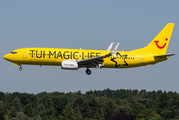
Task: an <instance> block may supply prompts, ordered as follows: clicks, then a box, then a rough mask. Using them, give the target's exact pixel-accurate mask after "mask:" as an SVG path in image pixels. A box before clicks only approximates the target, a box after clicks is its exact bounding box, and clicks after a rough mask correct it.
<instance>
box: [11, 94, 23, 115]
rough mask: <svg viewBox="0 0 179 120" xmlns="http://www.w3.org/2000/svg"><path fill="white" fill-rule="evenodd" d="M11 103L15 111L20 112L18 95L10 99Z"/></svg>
mask: <svg viewBox="0 0 179 120" xmlns="http://www.w3.org/2000/svg"><path fill="white" fill-rule="evenodd" d="M12 105H13V107H14V108H15V110H16V112H20V111H21V104H20V100H19V98H18V97H15V98H14V100H13V101H12Z"/></svg>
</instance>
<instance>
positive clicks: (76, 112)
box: [73, 107, 83, 120]
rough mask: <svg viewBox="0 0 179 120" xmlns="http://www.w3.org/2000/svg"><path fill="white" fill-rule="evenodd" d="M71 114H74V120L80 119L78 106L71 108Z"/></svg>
mask: <svg viewBox="0 0 179 120" xmlns="http://www.w3.org/2000/svg"><path fill="white" fill-rule="evenodd" d="M73 115H74V120H82V117H83V116H82V115H81V112H80V110H79V109H78V107H75V108H74V109H73Z"/></svg>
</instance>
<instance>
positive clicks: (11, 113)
mask: <svg viewBox="0 0 179 120" xmlns="http://www.w3.org/2000/svg"><path fill="white" fill-rule="evenodd" d="M16 115H17V114H16V110H15V108H14V107H13V106H12V107H11V108H10V111H9V113H8V116H9V118H14V117H16Z"/></svg>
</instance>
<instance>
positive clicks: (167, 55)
mask: <svg viewBox="0 0 179 120" xmlns="http://www.w3.org/2000/svg"><path fill="white" fill-rule="evenodd" d="M173 55H175V54H172V53H170V54H166V55H159V56H154V57H155V58H161V57H169V56H173Z"/></svg>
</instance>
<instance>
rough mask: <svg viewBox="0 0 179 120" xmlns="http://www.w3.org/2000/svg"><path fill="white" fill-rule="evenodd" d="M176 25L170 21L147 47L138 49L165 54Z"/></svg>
mask: <svg viewBox="0 0 179 120" xmlns="http://www.w3.org/2000/svg"><path fill="white" fill-rule="evenodd" d="M174 25H175V24H174V23H168V24H167V25H166V26H165V27H164V28H163V30H162V31H160V33H159V34H158V35H157V36H156V37H155V38H154V39H153V40H152V41H151V42H150V43H149V44H148V45H147V46H146V47H144V48H142V49H138V51H141V52H147V53H154V54H157V55H165V54H166V51H167V48H168V45H169V42H170V37H171V35H172V32H173V28H174Z"/></svg>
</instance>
